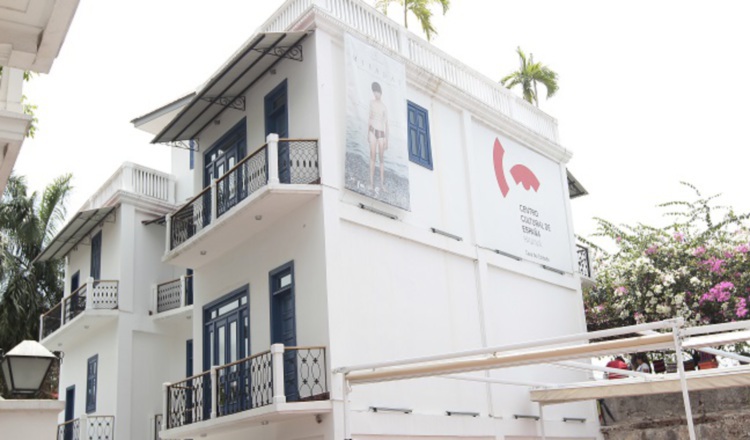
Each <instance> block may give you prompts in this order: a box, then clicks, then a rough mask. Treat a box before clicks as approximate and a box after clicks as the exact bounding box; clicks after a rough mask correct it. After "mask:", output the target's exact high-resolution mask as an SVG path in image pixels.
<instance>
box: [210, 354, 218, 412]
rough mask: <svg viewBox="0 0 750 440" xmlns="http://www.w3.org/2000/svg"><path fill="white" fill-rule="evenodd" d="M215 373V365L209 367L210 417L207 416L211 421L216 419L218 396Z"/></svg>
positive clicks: (216, 369)
mask: <svg viewBox="0 0 750 440" xmlns="http://www.w3.org/2000/svg"><path fill="white" fill-rule="evenodd" d="M217 371H218V368H217V367H216V366H215V365H214V366H213V367H211V415H210V416H209V418H210V419H211V420H213V419H215V418H216V405H217V404H218V399H216V396H217V395H218V394H219V390H218V389H217V388H216V387H217V385H218V383H219V381H218V380H217V377H216V375H217Z"/></svg>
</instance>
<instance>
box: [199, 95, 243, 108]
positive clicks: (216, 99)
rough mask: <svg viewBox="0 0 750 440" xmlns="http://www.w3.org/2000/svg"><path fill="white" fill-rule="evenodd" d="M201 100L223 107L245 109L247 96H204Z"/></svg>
mask: <svg viewBox="0 0 750 440" xmlns="http://www.w3.org/2000/svg"><path fill="white" fill-rule="evenodd" d="M201 100H203V101H206V102H210V103H211V104H216V105H220V106H222V107H227V108H233V109H235V110H239V111H242V112H244V111H245V96H244V95H243V96H203V97H201Z"/></svg>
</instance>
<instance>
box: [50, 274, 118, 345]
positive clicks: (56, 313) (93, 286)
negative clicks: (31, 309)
mask: <svg viewBox="0 0 750 440" xmlns="http://www.w3.org/2000/svg"><path fill="white" fill-rule="evenodd" d="M118 290H119V283H118V282H117V281H112V280H94V279H93V278H89V279H88V280H87V281H86V283H85V284H84V285H82V286H81V287H79V288H78V289H76V290H75V291H74V292H72V293H71V294H70V295H68V296H66V297H65V298H63V300H62V301H60V302H59V303H58V304H57V305H56V306H54V307H52V308H51V309H50V310H49V311H48V312H47V313H44V314H43V315H42V316H40V317H39V340H40V341H41V340H43V339H44V338H46V337H47V336H49V335H51V334H52V333H54V332H55V331H57V330H59V329H60V328H61V327H63V326H65V325H66V324H67V323H69V322H70V321H72V320H73V319H75V318H76V317H77V316H78V315H80V314H81V313H83V312H84V311H86V310H115V309H117V308H118V306H119V297H118Z"/></svg>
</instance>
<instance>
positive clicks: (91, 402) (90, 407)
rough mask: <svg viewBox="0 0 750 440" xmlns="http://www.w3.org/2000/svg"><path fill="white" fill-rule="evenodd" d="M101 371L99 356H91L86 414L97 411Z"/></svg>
mask: <svg viewBox="0 0 750 440" xmlns="http://www.w3.org/2000/svg"><path fill="white" fill-rule="evenodd" d="M98 369H99V355H98V354H95V355H94V356H91V357H90V358H89V361H88V368H87V371H86V414H90V413H92V412H94V411H96V376H97V371H98Z"/></svg>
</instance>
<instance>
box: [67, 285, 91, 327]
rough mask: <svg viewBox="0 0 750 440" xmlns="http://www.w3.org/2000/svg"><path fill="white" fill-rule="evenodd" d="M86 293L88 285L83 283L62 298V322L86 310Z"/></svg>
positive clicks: (70, 319)
mask: <svg viewBox="0 0 750 440" xmlns="http://www.w3.org/2000/svg"><path fill="white" fill-rule="evenodd" d="M87 294H88V285H87V284H84V285H83V286H81V287H79V288H78V290H76V291H75V292H73V293H71V294H70V295H68V297H66V298H63V309H64V311H63V324H64V323H66V322H70V321H72V320H73V318H75V317H76V316H78V315H80V314H81V313H83V311H84V310H86V295H87Z"/></svg>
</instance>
